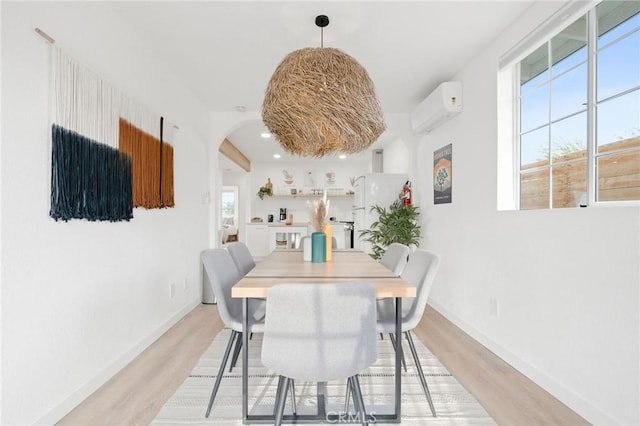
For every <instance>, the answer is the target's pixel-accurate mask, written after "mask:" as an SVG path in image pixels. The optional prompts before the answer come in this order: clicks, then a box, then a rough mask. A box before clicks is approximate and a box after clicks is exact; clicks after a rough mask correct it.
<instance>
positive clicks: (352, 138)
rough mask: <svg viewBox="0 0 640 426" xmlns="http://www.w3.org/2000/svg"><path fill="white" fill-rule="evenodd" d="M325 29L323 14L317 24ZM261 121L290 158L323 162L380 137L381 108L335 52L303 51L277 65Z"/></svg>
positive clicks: (362, 75)
mask: <svg viewBox="0 0 640 426" xmlns="http://www.w3.org/2000/svg"><path fill="white" fill-rule="evenodd" d="M328 24H329V18H327V17H326V16H325V15H319V16H317V17H316V25H318V26H319V27H320V28H321V31H322V28H324V27H325V26H327V25H328ZM262 120H263V122H264V124H265V125H266V126H267V127H268V128H269V130H270V131H271V133H272V134H273V135H274V136H275V137H276V138H277V139H278V140H279V142H280V144H281V145H282V147H283V148H284V149H285V150H286V151H287V152H289V153H292V154H298V155H301V156H313V157H322V156H324V155H327V154H330V153H334V152H345V153H354V152H360V151H362V150H364V149H366V148H367V147H368V146H370V145H371V144H372V143H373V142H375V140H376V139H378V137H379V136H380V135H381V134H382V132H384V130H385V127H386V126H385V123H384V115H383V113H382V108H381V107H380V103H379V102H378V98H377V97H376V93H375V88H374V86H373V82H372V81H371V79H370V78H369V74H367V71H366V70H365V69H364V68H363V67H362V66H361V65H360V64H359V63H358V62H357V61H356V60H355V59H353V58H352V57H351V56H349V55H347V54H346V53H344V52H342V51H341V50H339V49H333V48H325V47H324V46H323V47H319V48H304V49H300V50H296V51H295V52H292V53H290V54H288V55H287V56H286V57H285V58H284V60H283V61H282V62H281V63H280V65H278V67H277V68H276V70H275V72H274V73H273V76H272V77H271V80H270V81H269V85H268V86H267V90H266V93H265V97H264V101H263V104H262Z"/></svg>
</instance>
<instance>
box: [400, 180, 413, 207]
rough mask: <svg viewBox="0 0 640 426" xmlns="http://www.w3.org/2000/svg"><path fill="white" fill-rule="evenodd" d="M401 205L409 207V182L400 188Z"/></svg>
mask: <svg viewBox="0 0 640 426" xmlns="http://www.w3.org/2000/svg"><path fill="white" fill-rule="evenodd" d="M402 205H403V206H410V205H411V182H409V181H407V183H405V184H404V186H403V187H402Z"/></svg>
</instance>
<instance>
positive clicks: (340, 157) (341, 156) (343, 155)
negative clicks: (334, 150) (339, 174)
mask: <svg viewBox="0 0 640 426" xmlns="http://www.w3.org/2000/svg"><path fill="white" fill-rule="evenodd" d="M338 158H339V159H341V160H344V159H345V158H347V156H346V155H345V154H340V155H339V156H338Z"/></svg>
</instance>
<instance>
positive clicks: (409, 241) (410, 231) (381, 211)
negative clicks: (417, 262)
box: [360, 198, 422, 259]
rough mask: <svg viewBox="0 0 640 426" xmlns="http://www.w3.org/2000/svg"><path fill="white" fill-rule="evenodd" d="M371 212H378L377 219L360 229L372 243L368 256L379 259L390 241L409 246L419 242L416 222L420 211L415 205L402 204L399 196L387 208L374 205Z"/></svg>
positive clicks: (418, 227) (419, 230)
mask: <svg viewBox="0 0 640 426" xmlns="http://www.w3.org/2000/svg"><path fill="white" fill-rule="evenodd" d="M371 212H375V213H377V214H378V220H377V221H375V222H373V223H372V224H371V228H369V229H365V230H363V231H360V236H361V237H363V238H364V240H365V241H368V242H370V243H371V244H373V247H372V250H373V253H371V254H370V256H371V257H373V258H374V259H380V257H382V255H383V254H384V252H385V251H386V250H387V247H389V245H390V244H391V243H401V244H404V245H407V246H409V247H411V246H417V245H418V244H419V243H420V235H421V232H422V230H421V228H420V225H419V224H418V217H419V216H420V212H419V210H418V207H417V206H414V205H410V206H403V205H402V198H399V199H398V200H396V201H395V202H394V203H393V204H391V205H390V206H389V209H388V210H387V209H386V208H384V207H380V206H378V205H374V206H373V207H371Z"/></svg>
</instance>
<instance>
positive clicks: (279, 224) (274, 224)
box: [247, 222, 310, 228]
mask: <svg viewBox="0 0 640 426" xmlns="http://www.w3.org/2000/svg"><path fill="white" fill-rule="evenodd" d="M247 225H267V226H268V227H274V228H284V227H292V226H298V227H299V226H309V225H310V224H309V223H308V222H293V223H292V224H291V225H286V224H285V223H284V222H248V223H247Z"/></svg>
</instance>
